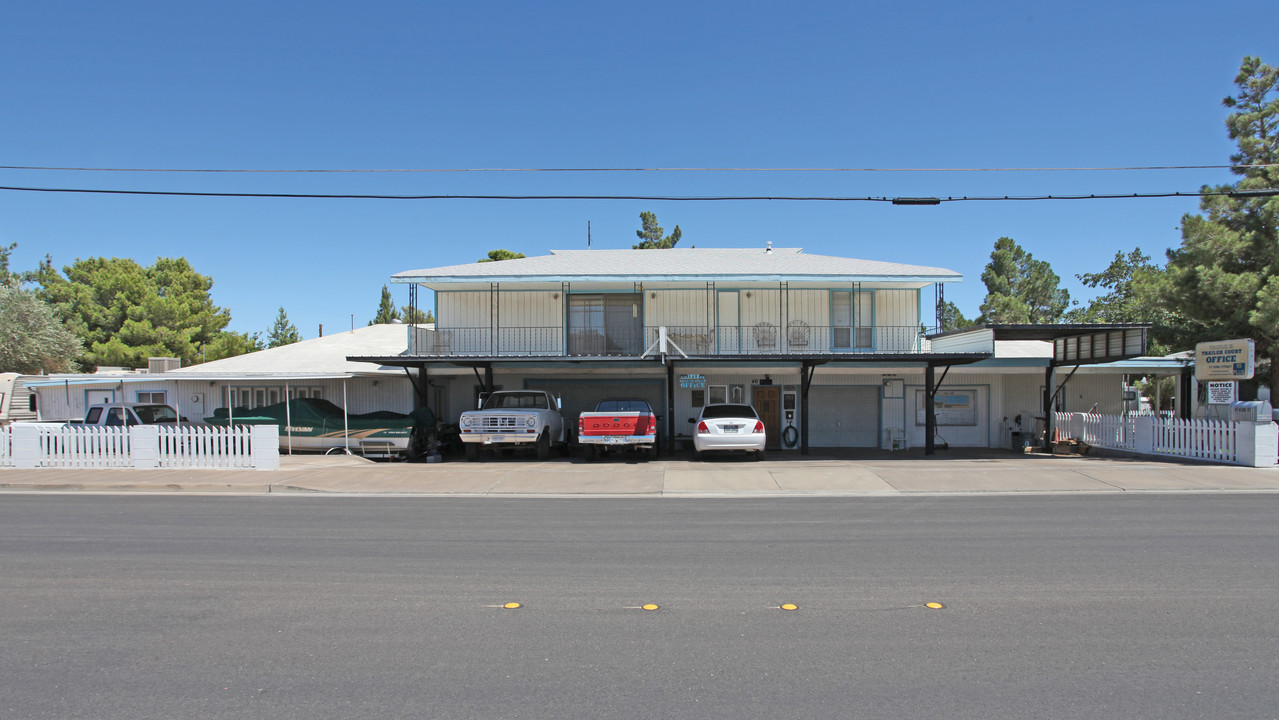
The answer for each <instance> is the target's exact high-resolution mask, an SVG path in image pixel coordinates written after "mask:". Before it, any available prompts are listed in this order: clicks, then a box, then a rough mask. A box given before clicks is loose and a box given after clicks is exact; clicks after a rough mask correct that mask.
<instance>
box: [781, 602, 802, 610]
mask: <svg viewBox="0 0 1279 720" xmlns="http://www.w3.org/2000/svg"><path fill="white" fill-rule="evenodd" d="M782 609H783V610H798V609H799V606H798V605H796V604H795V603H786V604H785V605H782Z"/></svg>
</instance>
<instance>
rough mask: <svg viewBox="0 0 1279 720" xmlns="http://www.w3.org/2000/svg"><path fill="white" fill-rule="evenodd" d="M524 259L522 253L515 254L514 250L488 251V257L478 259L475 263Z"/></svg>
mask: <svg viewBox="0 0 1279 720" xmlns="http://www.w3.org/2000/svg"><path fill="white" fill-rule="evenodd" d="M522 257H524V253H520V252H515V251H514V250H489V254H488V257H484V258H480V259H479V260H476V261H475V262H498V261H500V260H515V259H517V258H522Z"/></svg>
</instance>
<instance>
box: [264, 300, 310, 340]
mask: <svg viewBox="0 0 1279 720" xmlns="http://www.w3.org/2000/svg"><path fill="white" fill-rule="evenodd" d="M301 339H302V333H300V332H298V327H297V326H296V325H294V324H293V323H291V322H289V316H288V315H286V314H285V313H284V308H283V307H281V308H280V312H279V313H278V314H277V315H276V316H275V324H274V325H272V326H271V332H269V333H267V336H266V346H267V347H273V348H274V347H280V346H281V345H292V344H293V343H295V342H298V341H299V340H301Z"/></svg>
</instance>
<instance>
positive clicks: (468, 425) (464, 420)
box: [462, 417, 473, 427]
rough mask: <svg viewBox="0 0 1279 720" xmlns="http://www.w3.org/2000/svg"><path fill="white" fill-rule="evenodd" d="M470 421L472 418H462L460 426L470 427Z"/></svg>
mask: <svg viewBox="0 0 1279 720" xmlns="http://www.w3.org/2000/svg"><path fill="white" fill-rule="evenodd" d="M472 420H473V418H469V417H464V418H462V424H463V425H464V426H466V427H470V426H471V422H472Z"/></svg>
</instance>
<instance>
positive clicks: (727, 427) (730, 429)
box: [720, 425, 742, 433]
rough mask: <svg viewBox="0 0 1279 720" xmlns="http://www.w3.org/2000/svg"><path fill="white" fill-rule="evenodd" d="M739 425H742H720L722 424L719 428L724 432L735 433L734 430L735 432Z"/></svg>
mask: <svg viewBox="0 0 1279 720" xmlns="http://www.w3.org/2000/svg"><path fill="white" fill-rule="evenodd" d="M741 427H742V426H741V425H722V426H720V429H721V430H723V431H724V432H726V433H735V432H737V431H738V429H740V428H741Z"/></svg>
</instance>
